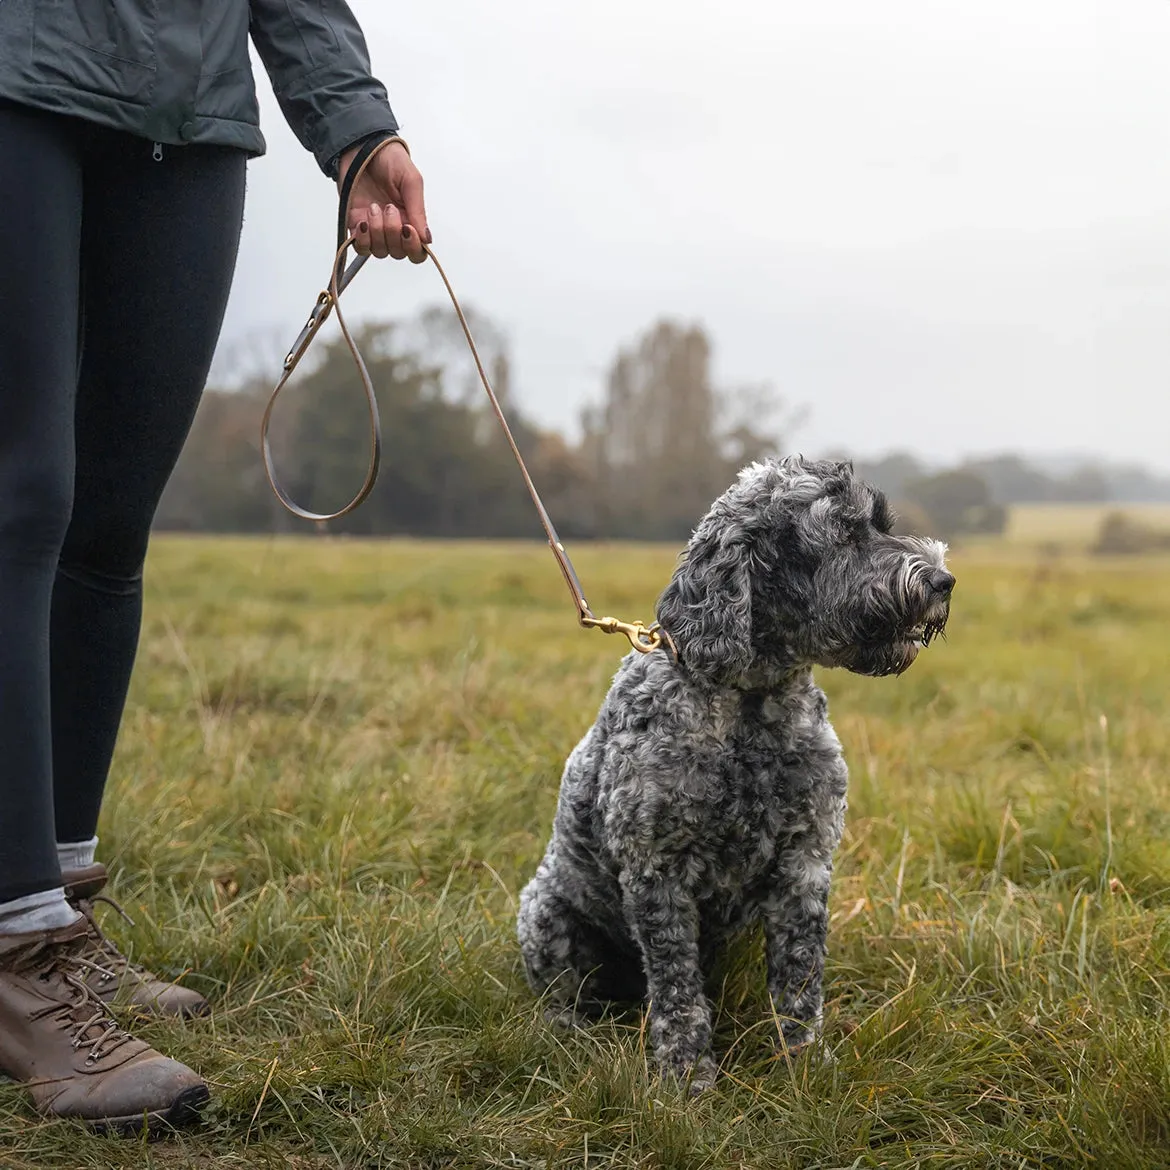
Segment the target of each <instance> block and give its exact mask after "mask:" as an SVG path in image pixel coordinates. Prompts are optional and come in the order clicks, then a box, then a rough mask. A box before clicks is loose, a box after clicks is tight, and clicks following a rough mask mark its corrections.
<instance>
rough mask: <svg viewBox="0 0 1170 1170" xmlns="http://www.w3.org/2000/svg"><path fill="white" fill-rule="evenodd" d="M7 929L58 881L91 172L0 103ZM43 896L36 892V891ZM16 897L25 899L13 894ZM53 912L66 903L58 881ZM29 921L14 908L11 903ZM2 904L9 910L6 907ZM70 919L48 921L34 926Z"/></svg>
mask: <svg viewBox="0 0 1170 1170" xmlns="http://www.w3.org/2000/svg"><path fill="white" fill-rule="evenodd" d="M0 208H2V209H3V210H2V212H0V932H3V931H5V930H6V929H7V928H8V926H12V927H13V929H26V928H29V913H30V911H31V910H33V909H35V908H34V907H33V905H32V903H33V902H36V900H37V899H36V897H35V896H37V895H42V894H45V895H47V893H48V892H49V891H52V890H54V889H55V888H57V887H60V885H61V875H60V871H59V868H58V864H57V850H56V845H55V840H56V834H55V832H54V823H53V773H52V768H53V763H52V740H51V732H50V681H49V673H50V672H49V647H50V635H49V628H50V616H49V614H50V598H51V596H52V593H53V578H54V574H55V573H56V570H57V560H58V556H59V554H60V551H61V544H62V541H63V539H64V537H65V532H66V527H67V525H68V524H69V512H70V503H71V501H72V497H73V442H74V439H73V410H74V394H75V389H76V383H77V298H78V254H79V246H80V244H79V241H80V236H81V208H82V171H81V162H80V158H79V155H78V149H77V144H76V142H75V141H74V139H73V137H72V135H71V133H70V130H69V126H68V124H67V123H65V122H64V121H63V120H62V119H59V118H53V117H51V116H45V115H41V114H37V113H33V112H31V111H26V110H22V109H20V108H18V107H14V106H9V105H4V104H0ZM30 895H31V896H34V897H33V899H32V902H30V900H29V896H30ZM18 900H19V901H18ZM56 902H57V907H58V916H60V915H61V914H64V915H65V919H64V920H65V921H68V920H69V918H71V917H72V914H71V913H69V912H67V908H66V906H65V903H64V900H63V898H62V897H61V895H60V894H58V895H57V896H56ZM14 903H16V910H19V917H20V919H21V921H19V922H16V921H13V922H7V921H6V919H14V918H15V915H14V913H10V911H12V910H13V905H14ZM4 904H7V907H8V909H5V905H4ZM55 924H56V925H61V923H60V922H57V923H53V922H41V921H40V920H39V919H37V920H36V925H37V927H40V926H46V927H47V926H52V925H55Z"/></svg>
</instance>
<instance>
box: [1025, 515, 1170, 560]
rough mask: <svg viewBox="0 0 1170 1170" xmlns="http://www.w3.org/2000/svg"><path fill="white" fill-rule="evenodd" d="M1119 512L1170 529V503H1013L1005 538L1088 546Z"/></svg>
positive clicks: (1027, 542) (1037, 542)
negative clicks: (1106, 518)
mask: <svg viewBox="0 0 1170 1170" xmlns="http://www.w3.org/2000/svg"><path fill="white" fill-rule="evenodd" d="M1115 512H1119V513H1121V514H1122V515H1124V516H1125V517H1127V518H1128V519H1130V520H1132V521H1135V522H1136V523H1138V524H1142V525H1145V526H1147V527H1149V528H1152V529H1155V530H1158V531H1162V532H1170V504H1013V505H1012V506H1011V507H1010V508H1008V518H1007V528H1006V529H1005V531H1004V534H1003V539H1004V540H1005V541H1006V542H1007V543H1009V544H1011V545H1026V546H1029V547H1035V546H1037V545H1041V544H1054V545H1061V546H1064V547H1067V548H1073V549H1087V548H1089V547H1090V546H1092V545H1093V543H1094V542H1095V541H1096V539H1097V537H1098V535H1099V533H1100V531H1101V522H1102V521H1103V520H1104V519H1105V517H1106V516H1108V515H1110V514H1112V513H1115Z"/></svg>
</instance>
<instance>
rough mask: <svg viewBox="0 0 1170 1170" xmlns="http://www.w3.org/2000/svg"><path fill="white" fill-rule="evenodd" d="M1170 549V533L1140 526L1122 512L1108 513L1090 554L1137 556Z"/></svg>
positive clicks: (1146, 525)
mask: <svg viewBox="0 0 1170 1170" xmlns="http://www.w3.org/2000/svg"><path fill="white" fill-rule="evenodd" d="M1167 549H1170V532H1167V531H1164V530H1160V529H1157V528H1153V527H1151V526H1150V525H1148V524H1142V523H1140V522H1139V521H1137V520H1134V519H1133V518H1132V517H1131V516H1127V515H1126V514H1125V513H1124V512H1120V511H1119V512H1110V513H1108V514H1107V515H1106V516H1105V518H1104V519H1103V520H1102V521H1101V527H1100V529H1099V531H1098V533H1097V540H1096V543H1095V544H1094V545H1093V548H1092V552H1093V553H1095V554H1096V555H1097V556H1137V555H1140V554H1142V553H1152V552H1164V551H1166V550H1167Z"/></svg>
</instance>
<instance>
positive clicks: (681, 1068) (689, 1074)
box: [659, 1055, 719, 1097]
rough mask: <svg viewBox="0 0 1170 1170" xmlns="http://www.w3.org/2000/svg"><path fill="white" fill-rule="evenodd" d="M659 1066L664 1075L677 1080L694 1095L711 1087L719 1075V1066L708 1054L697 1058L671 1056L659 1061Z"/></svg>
mask: <svg viewBox="0 0 1170 1170" xmlns="http://www.w3.org/2000/svg"><path fill="white" fill-rule="evenodd" d="M659 1068H660V1069H661V1071H662V1073H663V1075H664V1076H667V1077H670V1078H671V1079H672V1080H675V1081H677V1082H678V1083H679V1084H680V1085H682V1086H683V1087H684V1088H685V1089H686V1090H687V1092H688V1093H689V1094H690V1095H691V1096H692V1097H695V1096H698V1094H700V1093H702V1092H705V1091H706V1090H707V1089H709V1088H711V1087H712V1086H713V1085H714V1084H715V1080H716V1078H717V1077H718V1075H719V1066H718V1065H717V1064H716V1063H715V1060H714V1058H712V1057H711V1056H707V1055H703V1056H700V1057H698V1058H697V1059H695V1060H688V1059H686V1058H684V1057H681V1056H671V1057H668V1058H665V1059H663V1060H661V1061H659Z"/></svg>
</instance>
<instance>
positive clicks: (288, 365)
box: [260, 137, 678, 658]
mask: <svg viewBox="0 0 1170 1170" xmlns="http://www.w3.org/2000/svg"><path fill="white" fill-rule="evenodd" d="M392 142H398V143H400V144H401V145H403V146H405V145H406V144H405V143H404V142H402V139H400V138H397V137H394V138H387V139H385V140H384V141H382V142H379V143H377V145H374V146H371V147H369V148H368V149H367V150H363V151H362V153H361V154H359V155H358V156H357V157H356V158H355V159H354V164H355V165H351V167H350V174H347V175H346V177H345V181H344V183H343V186H342V199H341V207H340V209H339V215H338V224H339V229H338V231H339V237H340V235H341V234H342V233H343V232H344V227H345V224H346V222H347V219H348V204H349V194H350V192H351V191H352V190H353V187H354V184H356V183H357V181H358V179H360V178H361V176H362V174H363V173H364V172H365V170H366V168H367V167H368V166H369V165H370V162H371V160H372V159H373V158H374V156H375V155H377V154H378V152H379V151H381V150H383V149H385V148H386V147H387V146H389V145H390V144H391V143H392ZM362 154H364V157H362ZM351 176H352V177H351ZM354 243H355V241H354V238H353V236H352V235H345V238H344V239H342V240H341V242H340V244H339V246H338V249H337V253H336V255H335V256H334V258H333V268H332V270H331V272H330V275H329V287H328V288H327V289H325V290H324V291H322V293H321V294H320V295H319V296H318V298H317V303H316V305H315V306H314V307H313V311H312V313H311V314H310V316H309V319H308V321H307V322H306V323H305V326H304V328H303V329H302V330H301V332H300V336H299V337H298V338H297V339H296V341H295V342H294V343H293V346H292V348H291V349H290V350H289V352H288V354H287V356H286V357H285V359H284V368H283V370H282V372H281V375H280V380H279V381H278V382H277V383H276V386H275V387H274V388H273V391H272V394H271V395H270V397H269V399H268V405H267V407H266V408H265V410H264V417H263V419H262V420H261V423H260V450H261V453H262V455H263V458H264V471H265V473H266V475H267V476H268V483H269V484H270V486H271V487H272V490H273V492H274V493H275V494H276V498H277V499H278V500H280V502H281V503H282V504H283V505H284V506H285V507H286V508H287V509H288V510H289V511H290V512H291V513H292V514H293V515H294V516H299V517H300V518H301V519H302V520H314V521H318V522H321V521H326V520H336V519H338V518H339V517H341V516H345V515H348V514H349V513H350V512H352V511H353V510H354V509H355V508H357V507H359V506H360V505H361V504H362V503H363V501H364V500H365V499H366V498H367V497H368V496H369V494H370V492H371V491H372V490H373V487H374V484H375V482H376V481H377V478H378V467H379V464H380V462H381V458H382V427H381V420H380V419H379V416H378V400H377V398H376V396H375V394H374V385H373V382H372V381H371V380H370V374H369V371H368V370H367V369H366V363H365V362H364V361H363V360H362V355H361V352H360V351H359V350H358V347H357V344H356V343H355V342H354V339H353V337H352V335H351V334H350V331H349V327H348V326H347V325H346V323H345V317H344V316H343V315H342V312H341V294H342V293H343V292H344V291H345V289H346V288H347V287H348V286H349V284H350V282H351V281H352V280H353V278H354V277H355V276H356V275H357V274H358V272H359V271H360V270H361V267H362V265H363V264H365V262H366V260H367V259H368V257H366V256H355V258H354V259H353V261H352V262H351V263H350V264H349V266H348V267H346V265H345V259H346V255H347V253H348V251H349V249H350V248H351V247H353V246H354ZM423 249H424V251H425V252H426V254H427V257H428V259H429V260H430V261H431V263H432V264H434V266H435V268H436V270H437V271H438V273H439V276H440V278H441V279H442V281H443V286H444V288H446V290H447V295H448V296H449V297H450V298H451V305H452V307H453V308H454V310H455V316H456V317H457V318H458V319H459V324H460V326H461V327H462V329H463V336H464V337H465V338H466V339H467V347H468V349H469V350H470V351H471V356H472V358H473V360H474V361H475V368H476V371H477V372H478V374H479V380H480V383H481V384H482V385H483V388H484V392H485V393H486V394H487V397H488V401H489V402H490V403H491V407H492V411H493V412H494V414H495V416H496V419H497V420H498V421H499V424H500V427H501V429H502V430H503V432H504V437H505V438H506V439H507V441H508V446H509V447H510V448H511V450H512V454H513V455H514V456H515V458H516V463H517V465H518V466H519V468H520V474H521V475H522V476H523V477H524V485H525V487H526V488H527V489H528V494H529V496H530V497H531V498H532V503H533V505H534V506H535V508H536V513H537V515H538V516H539V517H540V524H541V527H542V528H543V529H544V532H545V536H546V537H547V538H548V546H549V548H550V549H551V550H552V554H553V557H554V558H555V559H556V562H557V565H558V566H559V567H560V570H561V575H562V576H563V577H564V579H565V584H566V585H567V586H568V588H569V592H570V593H571V594H572V597H573V604H574V606H576V609H577V620H578V622H580V624H581V625H582V626H586V627H589V628H593V629H599V630H601V631H602V632H603V633H606V634H614V633H620V634H624V635H625V636H626V638H627V639H628V640H629V643H630V645H631V646H632V647H633V648H634V649H635V650H638V651H640V652H641V653H643V654H649V653H650V652H651V651H654V650H658V649H659V648H661V647H662V646H664V645H667V646H669V647H670V649H671V650H672V651H673V652H674V654H675V657H676V658H677V656H678V651H677V648H676V647H675V645H674V642H673V641H672V639H671V638H670V635H669V634H668V633H667V632H666V631H665V630H663V629H662V628H661V626H659V625H658V623H657V622H655V623H653V624H652V625H650V626H645V625H643V624H642V623H641V622H623V621H619V620H618V619H617V618H614V617H602V618H598V617H594V616H593V613H592V611H591V610H590V608H589V603H588V602H587V601H586V600H585V594H584V591H583V590H582V588H581V582H580V580H579V579H578V577H577V572H576V570H575V569H574V568H573V562H572V561H571V560H570V559H569V554H568V553H567V552H566V551H565V546H564V545H563V544H562V543H561V540H560V537H558V536H557V532H556V528H554V527H553V522H552V520H551V519H550V517H549V514H548V511H547V510H546V508H545V506H544V503H543V501H542V500H541V498H540V493H539V492H537V490H536V485H535V484H534V483H533V482H532V476H531V475H529V473H528V468H527V466H525V463H524V459H523V456H521V454H520V448H519V447H518V446H517V445H516V440H515V438H514V437H513V435H512V428H511V427H509V426H508V420H507V419H506V418H505V417H504V411H503V409H502V408H501V406H500V402H499V399H498V398H496V394H495V391H494V390H493V389H492V385H491V381H490V380H489V379H488V376H487V371H486V370H485V369H484V366H483V361H482V360H481V359H480V356H479V350H478V348H477V347H476V344H475V339H474V338H473V337H472V336H471V328H470V327H469V326H468V324H467V318H466V317H465V316H464V314H463V308H462V306H461V305H460V304H459V298H458V297H457V296H456V295H455V290H454V288H452V286H451V281H450V280H449V279H448V278H447V273H446V272H445V271H444V269H443V266H442V265H441V264H440V263H439V260H438V257H437V256H436V255H435V253H434V250H433V249H432V248H431V246H430V245H429V244H426V243H424V244H423ZM330 312H335V313H336V314H337V324H338V327H339V328H340V330H341V336H342V337H343V338H344V340H345V344H346V347H347V348H348V349H349V352H350V355H351V356H352V358H353V362H354V365H355V366H356V367H357V371H358V376H359V377H360V378H361V382H362V389H363V391H364V392H365V396H366V406H367V409H368V411H369V417H370V461H369V466H368V467H367V469H366V478H365V482H364V483H363V484H362V486H361V488H360V489H359V490H358V492H357V494H356V495H355V496H354V497H353V499H352V500H350V502H349V503H348V504H346V505H345V507H343V508H340V509H339V510H338V511H336V512H311V511H309V510H308V509H306V508H302V507H301V506H300V505H299V504H297V503H296V501H295V500H293V498H292V497H291V496H290V495H289V493H288V492H287V491H286V490H285V489H284V488H283V487H282V486H281V484H280V482H279V480H278V479H277V477H276V470H275V467H274V464H273V459H272V450H271V447H270V445H269V441H268V431H269V426H270V424H271V421H272V411H273V408H274V407H275V405H276V400H277V398H278V397H279V396H280V393H281V391H282V390H283V389H284V387H285V386H286V385H287V383H288V380H289V378H291V377H292V374H293V371H294V370H295V369H296V368H297V365H298V364H299V362H300V360H301V358H303V357H304V356H305V352H306V350H308V348H309V346H310V345H311V344H312V342H313V339H314V338H315V337H316V336H317V333H318V331H319V330H320V328H321V326H322V325H324V324H325V322H326V320H327V319H328V317H329V314H330Z"/></svg>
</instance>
